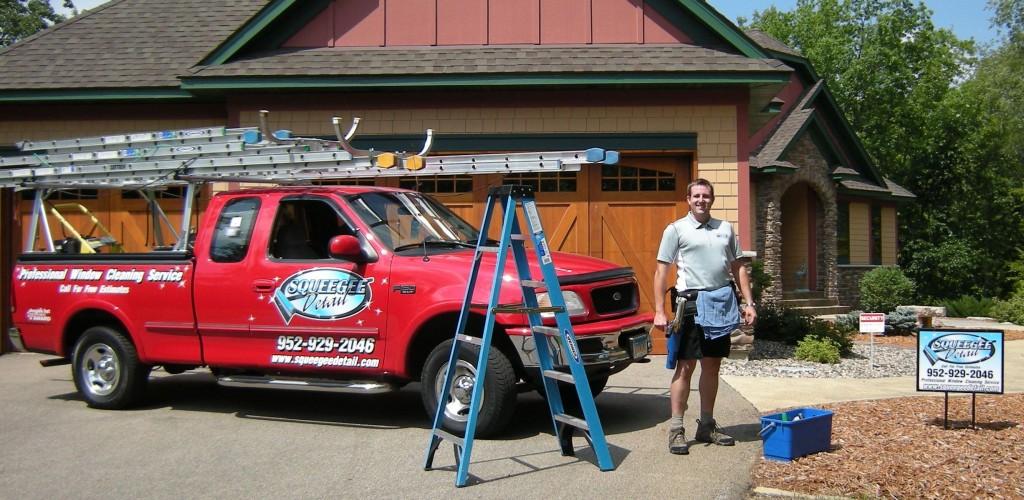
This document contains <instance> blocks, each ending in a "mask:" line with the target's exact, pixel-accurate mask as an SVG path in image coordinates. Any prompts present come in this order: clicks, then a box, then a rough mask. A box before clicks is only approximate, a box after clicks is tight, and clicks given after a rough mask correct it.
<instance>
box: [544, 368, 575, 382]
mask: <svg viewBox="0 0 1024 500" xmlns="http://www.w3.org/2000/svg"><path fill="white" fill-rule="evenodd" d="M543 373H544V376H545V377H547V378H553V379H555V380H561V381H562V382H565V383H567V384H574V385H575V384H576V379H574V378H573V377H572V374H571V373H565V372H560V371H558V370H544V372H543Z"/></svg>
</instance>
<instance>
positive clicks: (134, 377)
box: [71, 326, 152, 410]
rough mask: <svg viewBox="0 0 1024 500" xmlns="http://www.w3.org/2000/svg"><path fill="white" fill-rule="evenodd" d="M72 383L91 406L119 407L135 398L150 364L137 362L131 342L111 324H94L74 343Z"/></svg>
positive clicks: (113, 408)
mask: <svg viewBox="0 0 1024 500" xmlns="http://www.w3.org/2000/svg"><path fill="white" fill-rule="evenodd" d="M72 359H73V363H72V368H71V372H72V375H73V376H74V379H75V387H77V388H78V392H79V393H80V394H81V395H82V397H83V398H85V402H86V403H87V404H88V405H89V406H91V407H93V408H102V409H105V410H119V409H122V408H127V407H130V406H132V405H133V404H135V403H136V402H138V400H139V399H140V398H141V397H142V393H143V391H144V389H145V387H146V381H147V380H148V379H149V372H150V370H151V368H152V367H150V366H148V365H144V364H142V363H140V362H139V356H138V353H137V352H136V351H135V346H134V345H133V344H132V343H131V341H130V340H128V338H127V337H125V335H124V334H123V333H121V332H119V331H117V330H115V329H113V328H110V327H106V326H94V327H92V328H89V329H88V330H86V331H85V333H83V334H82V337H81V338H80V339H79V340H78V343H77V344H75V351H74V355H73V358H72Z"/></svg>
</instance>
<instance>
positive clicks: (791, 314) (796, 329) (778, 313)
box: [754, 307, 811, 345]
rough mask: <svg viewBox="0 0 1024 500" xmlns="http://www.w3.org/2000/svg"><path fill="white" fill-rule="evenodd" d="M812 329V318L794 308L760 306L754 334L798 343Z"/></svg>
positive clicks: (789, 342) (792, 343)
mask: <svg viewBox="0 0 1024 500" xmlns="http://www.w3.org/2000/svg"><path fill="white" fill-rule="evenodd" d="M810 329H811V322H810V319H808V318H807V317H806V316H801V315H799V314H797V313H796V312H795V311H793V310H792V309H776V308H773V307H760V308H759V310H758V312H757V322H755V323H754V336H755V337H757V338H760V339H765V340H774V341H776V342H784V343H786V344H789V345H796V343H797V342H798V341H799V340H800V339H802V338H804V336H805V335H807V332H809V331H810Z"/></svg>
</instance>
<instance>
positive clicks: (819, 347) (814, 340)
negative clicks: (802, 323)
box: [796, 335, 839, 364]
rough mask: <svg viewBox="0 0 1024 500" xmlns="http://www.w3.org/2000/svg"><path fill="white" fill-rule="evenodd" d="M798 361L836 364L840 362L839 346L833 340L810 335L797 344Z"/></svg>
mask: <svg viewBox="0 0 1024 500" xmlns="http://www.w3.org/2000/svg"><path fill="white" fill-rule="evenodd" d="M796 359H801V360H804V361H813V362H815V363H829V364H836V363H838V362H839V346H838V345H836V343H835V342H834V341H833V340H832V339H829V338H821V337H817V336H814V335H808V336H807V337H805V338H804V339H803V340H801V341H800V342H799V343H797V345H796Z"/></svg>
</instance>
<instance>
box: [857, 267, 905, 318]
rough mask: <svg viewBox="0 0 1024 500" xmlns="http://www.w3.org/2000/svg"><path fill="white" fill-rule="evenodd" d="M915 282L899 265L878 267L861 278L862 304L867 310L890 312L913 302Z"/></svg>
mask: <svg viewBox="0 0 1024 500" xmlns="http://www.w3.org/2000/svg"><path fill="white" fill-rule="evenodd" d="M914 295H915V285H914V282H913V281H911V280H910V278H907V277H906V275H904V274H903V271H901V270H900V269H899V268H898V267H878V268H875V269H872V270H871V271H869V272H868V273H867V274H865V275H864V276H863V277H862V278H861V279H860V305H861V307H863V308H864V310H865V311H871V312H881V313H888V312H891V311H894V310H895V309H896V307H897V306H900V305H905V304H909V303H911V302H913V300H914Z"/></svg>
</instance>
